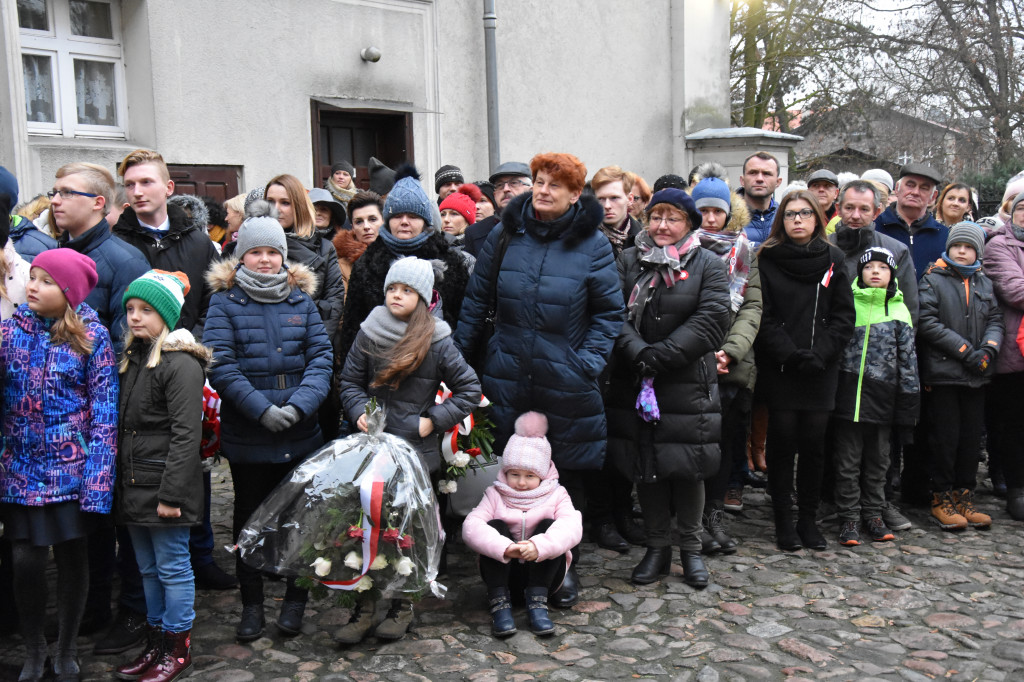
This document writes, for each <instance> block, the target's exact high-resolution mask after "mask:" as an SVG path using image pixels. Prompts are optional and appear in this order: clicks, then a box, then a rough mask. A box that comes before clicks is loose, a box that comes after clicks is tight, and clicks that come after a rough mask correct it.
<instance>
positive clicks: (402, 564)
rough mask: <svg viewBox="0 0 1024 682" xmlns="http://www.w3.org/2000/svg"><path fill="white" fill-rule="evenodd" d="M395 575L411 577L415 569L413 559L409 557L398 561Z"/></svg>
mask: <svg viewBox="0 0 1024 682" xmlns="http://www.w3.org/2000/svg"><path fill="white" fill-rule="evenodd" d="M394 566H395V573H397V574H398V575H411V574H412V569H413V563H412V559H410V558H409V557H407V556H404V557H401V558H400V559H399V560H398V561H396V562H394Z"/></svg>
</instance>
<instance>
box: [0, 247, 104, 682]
mask: <svg viewBox="0 0 1024 682" xmlns="http://www.w3.org/2000/svg"><path fill="white" fill-rule="evenodd" d="M94 286H96V264H95V263H93V261H92V260H91V259H90V258H89V257H88V256H84V255H82V254H80V253H78V252H77V251H73V250H71V249H52V250H50V251H44V252H43V253H41V254H39V255H38V256H36V258H35V260H34V261H33V262H32V269H31V270H30V273H29V281H28V286H27V287H26V293H27V303H26V304H24V305H22V306H20V307H19V308H18V309H17V310H16V311H15V313H14V315H13V316H12V317H11V318H9V319H7V320H4V321H3V323H2V325H0V372H2V376H3V434H4V449H3V451H2V454H0V516H2V518H3V522H4V532H5V534H6V537H8V538H9V539H10V540H11V543H12V549H13V562H12V567H13V571H14V594H15V601H16V603H17V607H18V614H19V616H20V620H21V629H22V636H23V637H24V640H25V650H26V659H25V664H24V667H23V668H22V671H21V675H20V677H19V678H18V679H19V681H21V682H28V681H31V680H39V679H42V677H43V675H44V674H45V673H46V671H45V670H44V667H45V665H46V658H47V647H46V638H45V637H44V636H43V621H44V619H45V617H46V596H47V595H46V581H45V580H40V577H41V576H43V575H44V574H45V573H46V561H47V557H48V555H49V548H50V547H51V546H52V547H53V556H54V558H55V559H56V561H57V630H58V635H57V655H56V657H55V658H54V663H53V669H54V672H55V673H56V676H57V679H58V680H73V679H78V678H79V668H78V659H77V654H78V651H77V647H76V643H75V638H76V637H77V635H78V626H79V622H80V621H81V619H82V613H83V611H84V610H85V598H86V593H87V586H88V580H89V568H88V554H87V544H86V536H87V535H88V533H89V531H90V529H91V527H92V526H93V525H94V524H95V523H96V521H98V518H97V516H96V515H98V514H109V513H110V508H111V502H112V497H113V487H114V459H115V454H116V450H115V444H116V442H117V440H116V439H117V395H118V387H117V370H116V367H115V358H114V351H113V348H112V347H111V344H110V335H109V334H108V333H107V330H106V328H105V327H103V325H102V324H100V322H99V319H98V315H97V314H96V311H94V310H93V309H92V308H90V307H89V306H88V304H86V303H84V302H83V301H85V297H86V296H87V295H88V294H89V292H90V291H92V288H93V287H94Z"/></svg>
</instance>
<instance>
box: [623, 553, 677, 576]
mask: <svg viewBox="0 0 1024 682" xmlns="http://www.w3.org/2000/svg"><path fill="white" fill-rule="evenodd" d="M671 569H672V548H671V547H648V548H647V553H646V554H644V558H643V559H641V560H640V563H639V564H637V565H636V568H634V569H633V575H632V576H631V577H630V580H631V581H632V582H633V584H634V585H650V584H651V583H654V582H657V581H658V580H659V579H660V578H661V576H663V575H668V573H669V571H670V570H671Z"/></svg>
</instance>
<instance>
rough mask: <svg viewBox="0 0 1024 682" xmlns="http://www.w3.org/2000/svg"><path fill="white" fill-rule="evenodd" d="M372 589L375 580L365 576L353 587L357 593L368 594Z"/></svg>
mask: <svg viewBox="0 0 1024 682" xmlns="http://www.w3.org/2000/svg"><path fill="white" fill-rule="evenodd" d="M371 587H373V578H371V577H370V576H368V575H364V576H363V577H362V578H360V579H359V582H357V583H356V584H355V585H354V586H353V587H352V589H353V590H355V591H356V592H366V591H367V590H368V589H370V588H371Z"/></svg>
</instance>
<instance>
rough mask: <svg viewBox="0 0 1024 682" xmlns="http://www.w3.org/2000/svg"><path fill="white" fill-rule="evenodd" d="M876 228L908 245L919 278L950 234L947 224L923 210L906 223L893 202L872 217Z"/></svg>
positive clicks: (941, 249)
mask: <svg viewBox="0 0 1024 682" xmlns="http://www.w3.org/2000/svg"><path fill="white" fill-rule="evenodd" d="M875 231H876V232H879V233H880V234H884V235H886V236H888V237H892V238H893V239H895V240H897V241H900V242H903V243H904V244H905V245H906V246H907V247H908V248H909V249H910V256H911V257H912V258H913V259H914V271H915V272H916V273H917V278H918V279H921V278H922V277H923V276H924V273H925V272H927V271H928V266H929V265H931V264H932V263H934V262H935V261H936V260H938V259H939V257H940V256H942V252H943V251H945V250H946V237H948V236H949V228H948V227H946V226H945V225H943V224H942V223H940V222H939V221H938V220H936V219H935V216H933V215H932V214H931V213H925V214H924V217H923V218H921V219H919V220H916V221H914V224H913V225H910V226H909V227H908V226H907V224H906V223H905V222H903V218H901V217H900V216H899V214H898V213H896V207H895V206H890V207H889V208H887V209H885V210H884V211H882V213H881V215H879V216H878V217H877V218H875ZM899 274H900V275H902V274H903V273H899ZM905 280H906V277H902V278H901V280H900V282H901V285H900V288H901V289H902V288H903V286H902V282H904V281H905ZM907 307H908V308H909V307H910V306H907ZM911 312H913V308H911Z"/></svg>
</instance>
